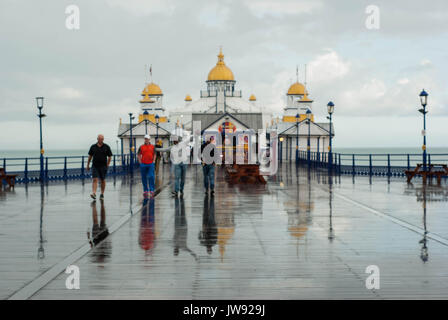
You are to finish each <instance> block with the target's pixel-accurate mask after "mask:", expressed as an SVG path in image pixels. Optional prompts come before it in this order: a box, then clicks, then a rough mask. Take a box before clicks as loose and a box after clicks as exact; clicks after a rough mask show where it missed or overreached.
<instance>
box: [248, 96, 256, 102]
mask: <svg viewBox="0 0 448 320" xmlns="http://www.w3.org/2000/svg"><path fill="white" fill-rule="evenodd" d="M249 101H257V98H256V97H255V96H254V95H253V94H252V95H251V96H250V98H249Z"/></svg>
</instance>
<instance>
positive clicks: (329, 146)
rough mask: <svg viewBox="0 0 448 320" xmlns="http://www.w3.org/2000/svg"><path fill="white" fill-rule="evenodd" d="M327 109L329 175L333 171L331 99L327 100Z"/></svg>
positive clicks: (332, 107) (332, 106) (332, 104)
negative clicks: (328, 121) (328, 123)
mask: <svg viewBox="0 0 448 320" xmlns="http://www.w3.org/2000/svg"><path fill="white" fill-rule="evenodd" d="M327 111H328V115H329V116H328V117H327V119H329V120H330V140H329V145H328V174H329V175H331V174H332V171H333V148H332V144H331V139H332V137H333V134H332V132H331V121H332V115H333V112H334V103H333V102H332V101H330V102H328V104H327Z"/></svg>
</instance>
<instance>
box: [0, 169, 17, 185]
mask: <svg viewBox="0 0 448 320" xmlns="http://www.w3.org/2000/svg"><path fill="white" fill-rule="evenodd" d="M16 177H17V175H16V174H6V172H5V169H4V168H0V181H1V182H2V185H3V180H5V181H6V183H7V184H8V185H9V187H12V188H14V185H15V183H16Z"/></svg>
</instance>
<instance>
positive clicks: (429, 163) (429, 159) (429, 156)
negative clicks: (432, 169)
mask: <svg viewBox="0 0 448 320" xmlns="http://www.w3.org/2000/svg"><path fill="white" fill-rule="evenodd" d="M428 165H429V166H431V155H430V154H428Z"/></svg>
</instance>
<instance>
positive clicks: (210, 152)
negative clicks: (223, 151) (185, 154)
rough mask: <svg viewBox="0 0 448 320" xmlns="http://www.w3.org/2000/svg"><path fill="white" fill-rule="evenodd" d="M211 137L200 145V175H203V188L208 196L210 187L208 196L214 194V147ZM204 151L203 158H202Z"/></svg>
mask: <svg viewBox="0 0 448 320" xmlns="http://www.w3.org/2000/svg"><path fill="white" fill-rule="evenodd" d="M213 139H214V138H213V137H210V139H209V140H207V141H206V142H204V143H203V144H202V145H201V156H202V173H203V175H204V188H205V193H206V194H208V190H209V187H210V194H211V195H213V194H214V193H215V160H214V157H215V149H216V146H215V145H214V144H213ZM204 150H205V156H204Z"/></svg>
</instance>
